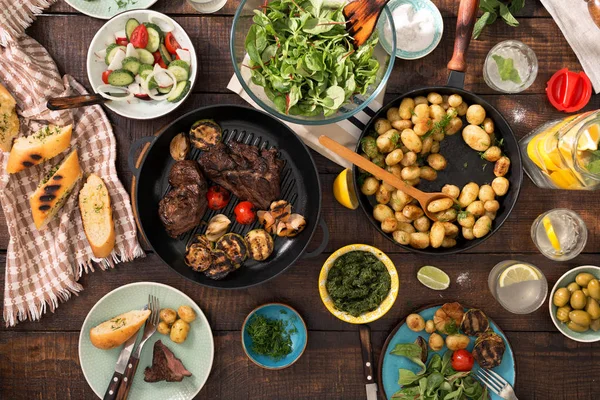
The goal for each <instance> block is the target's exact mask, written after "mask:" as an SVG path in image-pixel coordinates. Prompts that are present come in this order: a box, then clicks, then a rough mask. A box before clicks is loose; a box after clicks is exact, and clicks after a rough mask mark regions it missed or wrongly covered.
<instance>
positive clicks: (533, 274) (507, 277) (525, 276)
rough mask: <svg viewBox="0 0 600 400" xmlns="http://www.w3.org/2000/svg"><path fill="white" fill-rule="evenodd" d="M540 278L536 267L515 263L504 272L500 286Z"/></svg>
mask: <svg viewBox="0 0 600 400" xmlns="http://www.w3.org/2000/svg"><path fill="white" fill-rule="evenodd" d="M539 279H540V276H539V275H538V273H537V271H536V270H535V269H534V268H532V267H530V266H529V265H526V264H515V265H511V266H510V267H508V268H506V269H505V270H504V271H503V272H502V274H501V275H500V278H499V279H498V283H499V284H500V287H506V286H510V285H513V284H515V283H519V282H525V281H537V280H539Z"/></svg>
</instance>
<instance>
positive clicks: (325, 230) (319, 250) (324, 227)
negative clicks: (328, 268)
mask: <svg viewBox="0 0 600 400" xmlns="http://www.w3.org/2000/svg"><path fill="white" fill-rule="evenodd" d="M319 226H320V227H321V229H322V230H323V239H322V240H321V244H320V245H319V247H317V248H316V249H314V250H313V251H311V252H310V253H309V252H306V253H304V255H303V256H302V258H314V257H316V256H318V255H320V254H321V253H322V252H323V251H324V250H325V247H327V245H328V244H329V227H328V226H327V223H326V222H325V220H324V219H323V218H321V219H320V220H319Z"/></svg>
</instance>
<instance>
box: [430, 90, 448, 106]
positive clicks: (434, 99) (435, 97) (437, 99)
mask: <svg viewBox="0 0 600 400" xmlns="http://www.w3.org/2000/svg"><path fill="white" fill-rule="evenodd" d="M427 101H428V102H430V103H431V104H442V102H443V101H444V99H443V98H442V95H441V94H439V93H435V92H431V93H429V94H428V95H427Z"/></svg>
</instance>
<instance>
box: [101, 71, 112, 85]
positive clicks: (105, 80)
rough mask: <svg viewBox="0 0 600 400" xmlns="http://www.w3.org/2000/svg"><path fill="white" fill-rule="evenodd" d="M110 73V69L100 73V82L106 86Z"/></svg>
mask: <svg viewBox="0 0 600 400" xmlns="http://www.w3.org/2000/svg"><path fill="white" fill-rule="evenodd" d="M111 72H112V71H111V70H110V69H107V70H106V71H104V72H103V73H102V82H104V83H106V84H107V85H108V76H109V75H110V73H111Z"/></svg>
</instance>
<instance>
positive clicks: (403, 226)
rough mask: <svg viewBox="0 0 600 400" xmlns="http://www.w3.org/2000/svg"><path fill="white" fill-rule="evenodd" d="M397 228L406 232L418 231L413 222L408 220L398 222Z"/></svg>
mask: <svg viewBox="0 0 600 400" xmlns="http://www.w3.org/2000/svg"><path fill="white" fill-rule="evenodd" d="M409 221H410V220H409ZM411 222H412V221H411ZM396 230H397V231H402V232H406V233H415V232H416V231H417V230H416V229H415V227H414V226H412V224H410V223H407V222H398V225H397V226H396Z"/></svg>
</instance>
